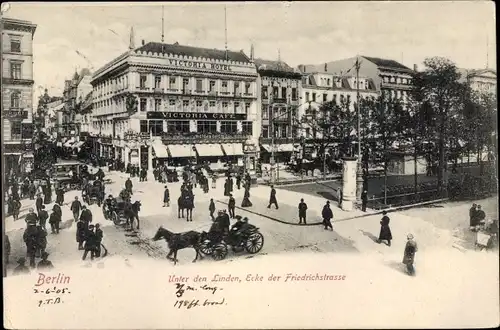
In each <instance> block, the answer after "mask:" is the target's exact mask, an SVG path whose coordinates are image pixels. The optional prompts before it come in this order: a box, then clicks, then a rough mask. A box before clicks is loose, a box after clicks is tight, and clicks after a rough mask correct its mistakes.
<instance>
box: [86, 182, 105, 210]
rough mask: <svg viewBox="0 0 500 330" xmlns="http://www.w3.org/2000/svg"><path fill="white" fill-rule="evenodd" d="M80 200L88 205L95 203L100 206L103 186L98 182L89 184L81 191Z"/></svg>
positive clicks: (102, 197)
mask: <svg viewBox="0 0 500 330" xmlns="http://www.w3.org/2000/svg"><path fill="white" fill-rule="evenodd" d="M82 200H83V201H84V202H85V203H87V204H89V205H92V203H94V202H96V203H97V205H98V206H101V204H102V202H103V201H104V184H103V183H102V182H101V181H100V180H95V181H93V182H89V183H88V184H87V186H86V187H85V188H84V189H83V190H82Z"/></svg>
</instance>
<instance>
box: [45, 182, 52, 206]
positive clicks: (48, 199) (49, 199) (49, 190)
mask: <svg viewBox="0 0 500 330" xmlns="http://www.w3.org/2000/svg"><path fill="white" fill-rule="evenodd" d="M43 194H44V201H43V203H44V204H50V203H52V185H51V184H50V181H49V180H47V181H46V186H45V190H44V193H43Z"/></svg>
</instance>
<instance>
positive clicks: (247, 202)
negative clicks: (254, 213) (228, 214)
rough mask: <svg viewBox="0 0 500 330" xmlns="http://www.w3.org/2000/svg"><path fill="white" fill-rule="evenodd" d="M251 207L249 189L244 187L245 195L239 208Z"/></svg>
mask: <svg viewBox="0 0 500 330" xmlns="http://www.w3.org/2000/svg"><path fill="white" fill-rule="evenodd" d="M252 205H253V204H252V202H250V189H249V188H248V187H245V195H243V200H242V201H241V207H251V206H252Z"/></svg>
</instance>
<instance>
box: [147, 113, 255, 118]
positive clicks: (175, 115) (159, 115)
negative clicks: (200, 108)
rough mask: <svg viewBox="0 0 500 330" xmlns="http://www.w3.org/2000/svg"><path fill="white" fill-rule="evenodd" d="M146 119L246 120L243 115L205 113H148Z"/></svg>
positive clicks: (245, 116)
mask: <svg viewBox="0 0 500 330" xmlns="http://www.w3.org/2000/svg"><path fill="white" fill-rule="evenodd" d="M146 116H147V118H148V119H187V120H189V119H201V120H246V119H247V115H246V114H244V113H205V112H157V111H149V112H148V113H147V115H146Z"/></svg>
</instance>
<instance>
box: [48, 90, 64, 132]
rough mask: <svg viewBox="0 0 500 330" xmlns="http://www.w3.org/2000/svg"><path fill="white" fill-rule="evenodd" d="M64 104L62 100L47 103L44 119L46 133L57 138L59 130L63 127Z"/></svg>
mask: <svg viewBox="0 0 500 330" xmlns="http://www.w3.org/2000/svg"><path fill="white" fill-rule="evenodd" d="M64 106H65V104H64V102H63V100H62V98H60V99H58V100H55V101H52V102H49V103H46V104H45V109H46V111H45V113H44V115H43V118H44V129H45V132H46V133H47V134H49V135H51V136H54V137H55V138H57V128H58V127H60V126H61V125H62V117H63V116H62V111H63V109H64Z"/></svg>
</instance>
